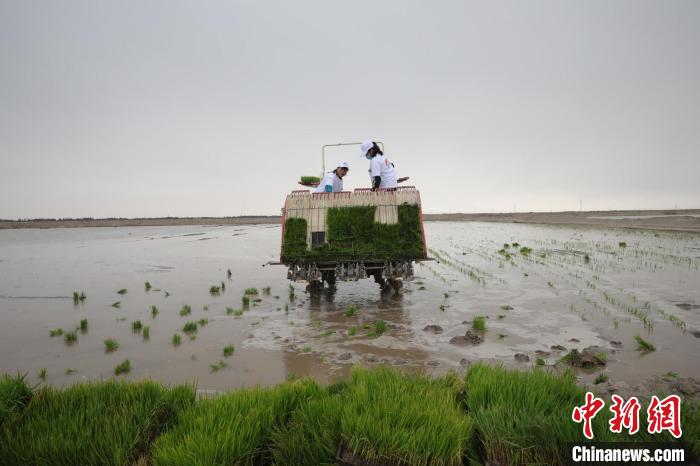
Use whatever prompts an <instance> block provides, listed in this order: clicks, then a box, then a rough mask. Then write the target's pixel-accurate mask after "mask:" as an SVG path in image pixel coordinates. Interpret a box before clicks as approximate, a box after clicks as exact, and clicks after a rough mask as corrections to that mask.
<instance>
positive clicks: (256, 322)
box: [250, 320, 260, 327]
mask: <svg viewBox="0 0 700 466" xmlns="http://www.w3.org/2000/svg"><path fill="white" fill-rule="evenodd" d="M250 325H251V326H253V327H254V326H256V325H260V322H259V321H257V320H256V321H255V322H251V323H250Z"/></svg>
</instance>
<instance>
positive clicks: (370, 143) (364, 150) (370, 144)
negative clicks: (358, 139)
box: [360, 140, 374, 159]
mask: <svg viewBox="0 0 700 466" xmlns="http://www.w3.org/2000/svg"><path fill="white" fill-rule="evenodd" d="M372 147H374V141H369V140H367V141H365V142H363V143H362V144H361V145H360V151H362V158H363V159H364V158H365V155H367V151H368V150H370V149H371V148H372Z"/></svg>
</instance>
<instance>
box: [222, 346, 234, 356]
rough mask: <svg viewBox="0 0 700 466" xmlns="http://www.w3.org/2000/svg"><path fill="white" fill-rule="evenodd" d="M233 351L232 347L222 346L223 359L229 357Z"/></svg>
mask: <svg viewBox="0 0 700 466" xmlns="http://www.w3.org/2000/svg"><path fill="white" fill-rule="evenodd" d="M234 351H235V348H234V347H233V345H227V346H224V357H225V358H228V357H229V356H232V355H233V352H234Z"/></svg>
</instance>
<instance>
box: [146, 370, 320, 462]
mask: <svg viewBox="0 0 700 466" xmlns="http://www.w3.org/2000/svg"><path fill="white" fill-rule="evenodd" d="M217 366H218V365H217ZM320 392H321V389H320V388H319V387H318V385H317V384H315V383H314V382H311V381H308V380H297V381H293V382H287V383H284V384H282V385H279V386H277V387H274V388H271V389H263V388H251V389H243V390H237V391H234V392H231V393H227V394H224V395H221V396H216V397H213V398H206V399H201V400H199V401H198V402H197V403H196V404H194V405H193V406H192V407H191V408H190V409H188V410H187V411H185V412H183V413H181V414H179V415H178V422H177V423H176V424H175V425H174V426H173V427H172V428H170V429H168V430H167V431H166V432H164V433H163V434H161V435H160V436H159V437H158V438H157V439H156V441H155V443H154V445H153V447H152V448H151V450H150V451H151V455H150V460H151V462H152V464H153V465H154V466H165V465H176V464H177V465H179V464H182V465H185V464H187V465H189V464H193V465H194V464H202V465H204V464H221V465H224V464H226V465H233V464H241V465H244V464H268V463H270V459H269V458H268V459H266V457H268V455H269V454H270V453H269V447H270V446H271V444H272V436H273V434H274V432H276V431H277V430H278V429H279V428H280V427H281V426H284V425H285V424H286V422H287V420H288V418H289V416H290V414H291V413H293V412H294V411H295V409H296V408H297V407H298V406H300V405H302V403H304V402H306V401H307V400H309V399H311V397H312V396H313V395H314V394H316V393H320ZM307 464H309V463H307ZM310 464H316V463H310Z"/></svg>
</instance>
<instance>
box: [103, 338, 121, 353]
mask: <svg viewBox="0 0 700 466" xmlns="http://www.w3.org/2000/svg"><path fill="white" fill-rule="evenodd" d="M104 343H105V353H111V352H112V351H116V350H117V349H119V343H117V340H114V339H113V338H107V339H106V340H105V341H104Z"/></svg>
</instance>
